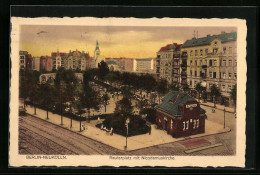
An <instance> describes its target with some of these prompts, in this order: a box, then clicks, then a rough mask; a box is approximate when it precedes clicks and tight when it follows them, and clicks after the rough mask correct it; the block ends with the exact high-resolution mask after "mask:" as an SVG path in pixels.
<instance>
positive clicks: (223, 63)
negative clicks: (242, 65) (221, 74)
mask: <svg viewBox="0 0 260 175" xmlns="http://www.w3.org/2000/svg"><path fill="white" fill-rule="evenodd" d="M198 61H199V62H198ZM192 63H193V60H190V65H191V66H192ZM194 63H195V64H194V65H195V66H198V63H199V65H200V66H201V65H207V63H208V62H207V60H204V64H203V62H202V60H195V61H194ZM232 63H233V61H232V60H228V65H227V60H222V61H220V65H221V66H233V64H232ZM209 66H217V60H209ZM234 66H237V60H235V61H234Z"/></svg>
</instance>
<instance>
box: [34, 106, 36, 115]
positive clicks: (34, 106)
mask: <svg viewBox="0 0 260 175" xmlns="http://www.w3.org/2000/svg"><path fill="white" fill-rule="evenodd" d="M34 115H36V106H35V105H34Z"/></svg>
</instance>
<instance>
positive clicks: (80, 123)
mask: <svg viewBox="0 0 260 175" xmlns="http://www.w3.org/2000/svg"><path fill="white" fill-rule="evenodd" d="M79 118H80V120H79V131H80V132H81V114H80V116H79Z"/></svg>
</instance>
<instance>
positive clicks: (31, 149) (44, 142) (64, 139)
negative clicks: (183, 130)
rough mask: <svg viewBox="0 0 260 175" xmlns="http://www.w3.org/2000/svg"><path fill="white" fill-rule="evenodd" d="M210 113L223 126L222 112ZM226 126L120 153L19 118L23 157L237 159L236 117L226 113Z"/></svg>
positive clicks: (49, 125) (54, 127)
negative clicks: (224, 129) (225, 129)
mask: <svg viewBox="0 0 260 175" xmlns="http://www.w3.org/2000/svg"><path fill="white" fill-rule="evenodd" d="M202 108H203V109H205V110H206V111H207V114H208V120H211V121H215V122H217V123H219V124H223V114H224V113H223V111H221V110H218V109H216V113H212V112H211V108H210V107H206V106H202ZM226 126H227V127H229V128H230V129H231V131H230V132H227V133H222V134H215V135H210V136H204V137H199V138H194V139H188V138H187V140H184V141H178V142H173V143H166V144H162V145H157V146H151V147H148V148H143V149H138V150H133V151H128V152H125V151H121V150H119V149H116V148H113V147H111V146H108V145H105V144H103V143H100V142H98V141H95V140H93V139H90V138H87V137H85V136H82V135H79V134H77V133H76V132H72V131H69V130H67V129H64V128H62V127H60V126H57V125H54V124H52V123H49V122H47V121H44V120H41V119H39V118H36V117H32V116H30V115H26V116H22V117H20V118H19V153H20V154H47V155H48V154H49V155H50V154H60V155H70V154H71V155H77V154H80V155H93V154H101V155H123V154H127V155H234V154H235V149H236V145H235V143H236V142H235V141H236V134H235V129H236V120H235V117H234V114H232V113H226ZM216 143H222V144H223V145H222V146H219V147H215V148H210V149H206V150H202V151H198V152H194V153H190V154H186V153H185V152H184V151H186V150H190V149H193V148H197V147H201V146H205V145H210V144H211V145H212V144H216Z"/></svg>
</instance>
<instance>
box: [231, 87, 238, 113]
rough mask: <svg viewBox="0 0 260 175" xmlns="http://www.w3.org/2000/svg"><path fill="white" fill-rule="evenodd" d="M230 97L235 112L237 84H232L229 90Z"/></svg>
mask: <svg viewBox="0 0 260 175" xmlns="http://www.w3.org/2000/svg"><path fill="white" fill-rule="evenodd" d="M230 98H231V99H232V100H233V103H234V108H235V113H236V103H237V85H234V86H233V87H232V89H231V92H230Z"/></svg>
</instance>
